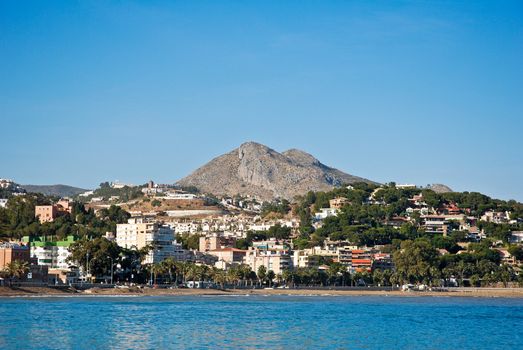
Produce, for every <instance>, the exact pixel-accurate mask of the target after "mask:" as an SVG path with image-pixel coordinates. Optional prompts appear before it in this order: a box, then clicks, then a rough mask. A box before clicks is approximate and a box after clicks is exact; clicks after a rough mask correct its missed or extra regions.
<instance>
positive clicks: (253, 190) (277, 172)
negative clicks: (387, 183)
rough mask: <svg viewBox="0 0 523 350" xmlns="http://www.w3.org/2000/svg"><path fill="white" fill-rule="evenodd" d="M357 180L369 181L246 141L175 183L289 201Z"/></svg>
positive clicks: (308, 158)
mask: <svg viewBox="0 0 523 350" xmlns="http://www.w3.org/2000/svg"><path fill="white" fill-rule="evenodd" d="M361 181H364V182H369V183H373V182H372V181H370V180H367V179H364V178H361V177H357V176H353V175H350V174H346V173H344V172H342V171H340V170H337V169H334V168H330V167H328V166H326V165H324V164H322V163H321V162H320V161H318V160H317V159H316V158H314V157H313V156H312V155H310V154H308V153H306V152H303V151H300V150H297V149H291V150H288V151H285V152H283V153H279V152H276V151H275V150H273V149H271V148H269V147H267V146H264V145H262V144H259V143H256V142H247V143H244V144H242V145H241V146H240V147H239V148H237V149H235V150H233V151H231V152H229V153H226V154H224V155H221V156H219V157H217V158H215V159H213V160H211V161H210V162H209V163H207V164H205V165H204V166H202V167H201V168H199V169H197V170H196V171H194V172H193V173H192V174H190V175H189V176H187V177H185V178H183V179H181V180H179V181H178V182H177V184H178V185H181V186H196V187H197V188H198V189H199V190H200V191H202V192H204V193H212V194H215V195H236V194H240V195H251V196H256V197H258V198H259V199H262V200H271V199H274V198H285V199H289V200H292V199H293V198H294V197H295V196H297V195H303V194H305V193H307V192H308V191H327V190H330V189H332V188H333V187H336V186H341V185H343V184H350V183H354V182H361Z"/></svg>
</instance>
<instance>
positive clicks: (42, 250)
mask: <svg viewBox="0 0 523 350" xmlns="http://www.w3.org/2000/svg"><path fill="white" fill-rule="evenodd" d="M22 240H23V241H24V242H27V243H28V244H29V245H30V247H31V258H32V259H34V260H36V263H37V264H38V265H41V266H47V267H48V268H49V269H59V270H65V271H69V270H70V266H71V263H70V262H69V261H68V258H69V257H70V256H71V253H70V252H69V247H70V246H71V245H72V244H73V243H74V242H76V239H75V237H74V236H67V238H66V239H64V240H52V239H47V238H46V237H37V238H29V237H24V238H23V239H22Z"/></svg>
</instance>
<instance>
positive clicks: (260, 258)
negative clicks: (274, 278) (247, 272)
mask: <svg viewBox="0 0 523 350" xmlns="http://www.w3.org/2000/svg"><path fill="white" fill-rule="evenodd" d="M245 263H246V264H247V265H249V266H250V267H251V269H252V270H253V271H255V272H256V271H258V268H259V267H260V266H262V265H263V266H265V268H267V270H272V271H274V273H275V274H279V273H281V272H282V271H283V270H286V269H290V268H291V267H292V258H291V256H290V249H289V247H288V246H287V245H286V244H284V243H279V242H278V241H276V240H268V241H259V242H253V246H252V247H250V248H249V249H248V250H247V252H246V256H245Z"/></svg>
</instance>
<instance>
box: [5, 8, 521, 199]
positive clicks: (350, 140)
mask: <svg viewBox="0 0 523 350" xmlns="http://www.w3.org/2000/svg"><path fill="white" fill-rule="evenodd" d="M521 62H523V2H522V1H513V2H511V1H376V2H375V1H372V2H371V1H303V0H302V1H285V2H282V1H274V2H270V1H259V2H254V1H235V2H228V1H227V2H226V1H134V2H132V1H63V2H60V1H53V2H50V1H35V2H27V1H2V2H0V122H1V125H2V128H1V133H0V135H1V136H0V146H1V149H2V152H1V158H0V177H8V178H13V179H14V180H16V181H17V182H20V183H32V184H55V183H65V184H70V185H76V186H81V187H87V188H90V187H94V186H96V185H98V184H99V183H100V182H101V181H105V180H109V181H110V180H115V179H119V180H121V181H125V182H132V183H144V182H145V181H147V180H149V179H153V180H155V181H158V182H174V181H175V180H177V179H179V178H181V177H183V176H185V175H187V174H188V173H190V172H191V171H192V170H194V169H195V168H196V167H198V166H200V165H202V164H203V163H205V162H206V161H208V160H210V159H211V158H213V157H215V156H217V155H219V154H222V153H225V152H228V151H230V150H231V149H233V148H236V147H237V146H238V145H240V144H241V143H243V142H245V141H249V140H254V141H258V142H260V143H264V144H266V145H268V146H270V147H272V148H274V149H276V150H278V151H284V150H286V149H289V148H300V149H303V150H305V151H307V152H309V153H311V154H313V155H315V156H316V157H317V158H319V159H320V160H321V161H322V162H324V163H326V164H328V165H331V166H334V167H337V168H339V169H341V170H344V171H347V172H349V173H352V174H355V175H359V176H363V177H367V178H369V179H372V180H376V181H379V182H388V181H396V182H398V183H416V184H419V185H425V184H428V183H445V184H447V185H449V186H451V187H452V188H454V189H455V190H460V191H463V190H469V191H480V192H483V193H486V194H488V195H491V196H494V197H497V198H503V199H510V198H514V199H518V200H520V201H522V200H523V185H522V180H523V178H522V175H521V174H522V173H523V156H522V154H523V152H522V151H523V147H522V146H523V144H522V141H521V137H522V131H523V64H521Z"/></svg>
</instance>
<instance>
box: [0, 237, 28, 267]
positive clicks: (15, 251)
mask: <svg viewBox="0 0 523 350" xmlns="http://www.w3.org/2000/svg"><path fill="white" fill-rule="evenodd" d="M15 260H21V261H25V262H27V263H29V262H30V249H29V246H27V245H24V244H18V243H9V242H4V243H1V244H0V270H3V269H4V268H5V267H6V265H8V264H9V263H11V262H13V261H15Z"/></svg>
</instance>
